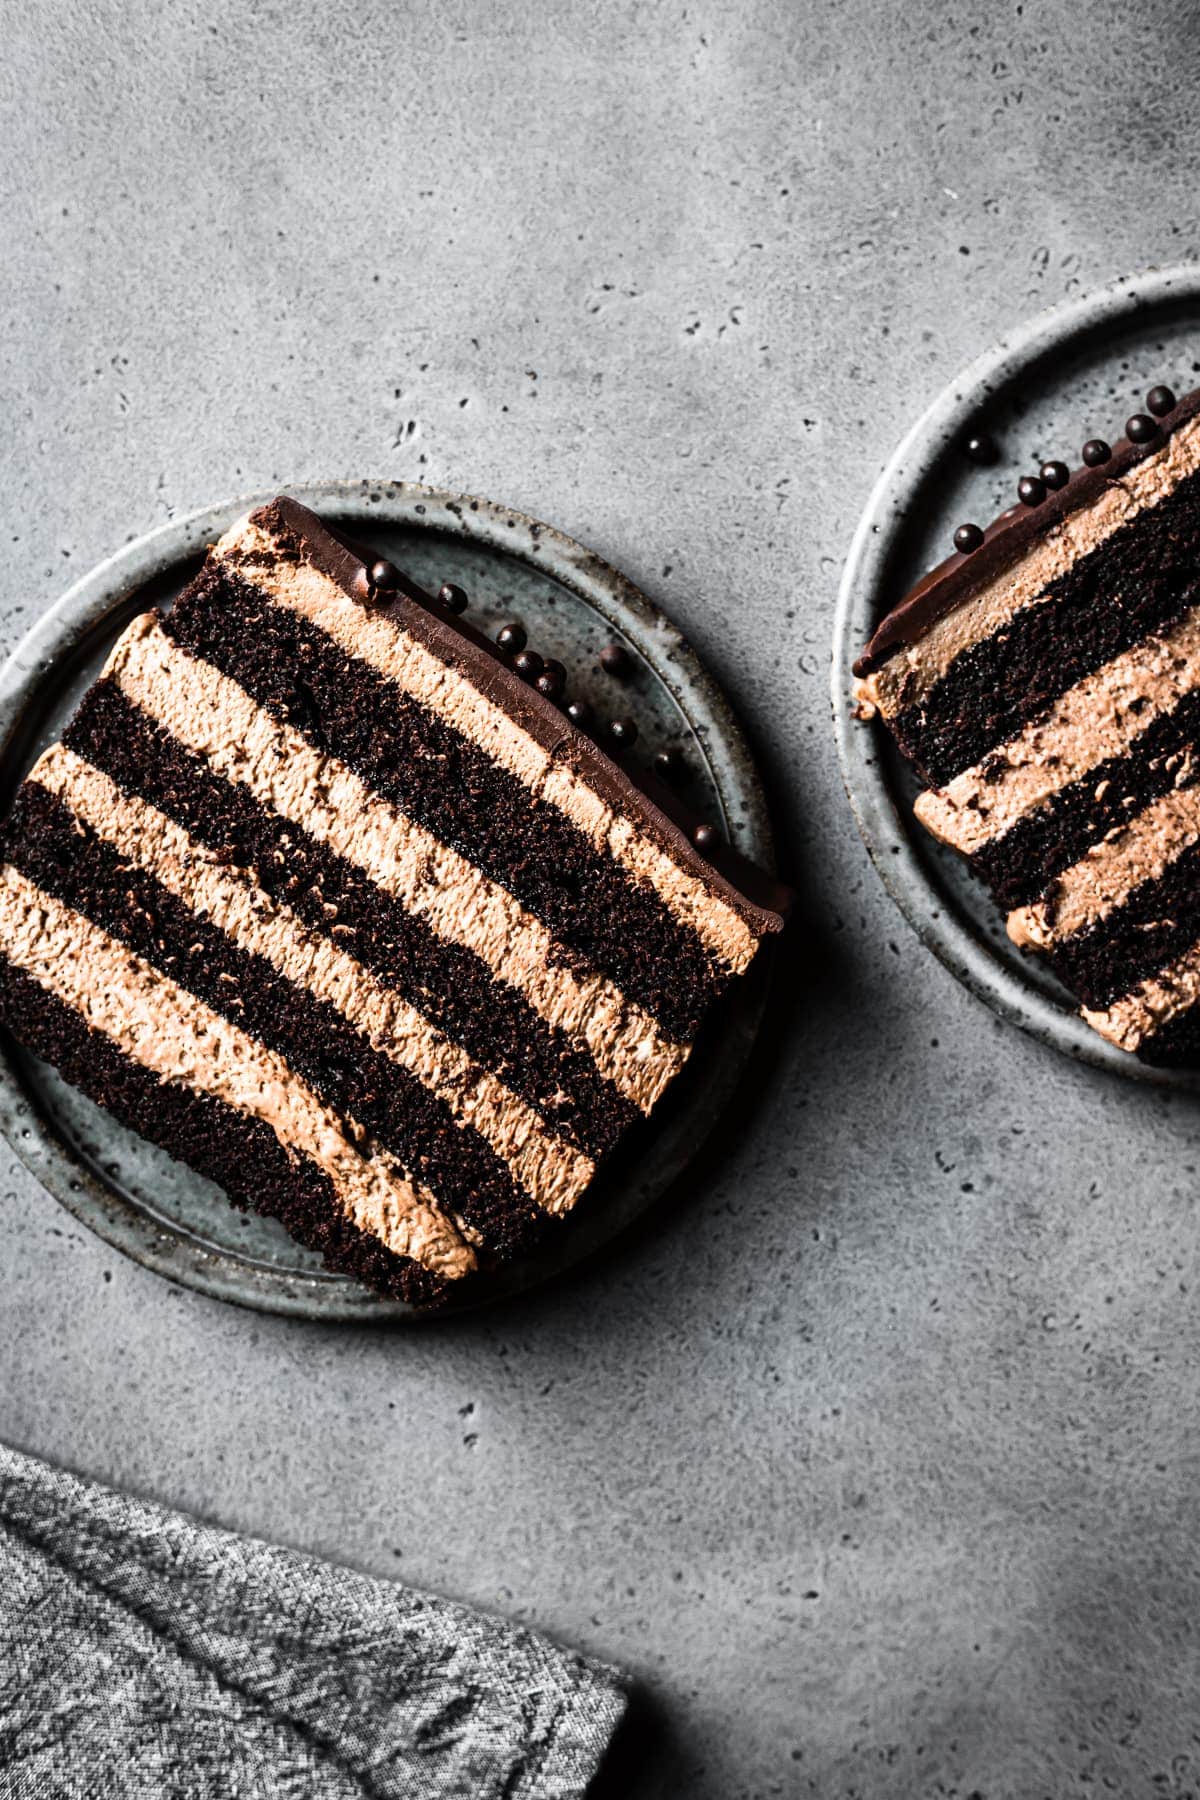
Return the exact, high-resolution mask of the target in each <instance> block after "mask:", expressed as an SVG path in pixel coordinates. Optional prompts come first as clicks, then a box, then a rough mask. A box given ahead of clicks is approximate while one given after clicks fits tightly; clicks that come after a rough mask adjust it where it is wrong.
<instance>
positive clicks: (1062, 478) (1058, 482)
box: [1038, 462, 1071, 488]
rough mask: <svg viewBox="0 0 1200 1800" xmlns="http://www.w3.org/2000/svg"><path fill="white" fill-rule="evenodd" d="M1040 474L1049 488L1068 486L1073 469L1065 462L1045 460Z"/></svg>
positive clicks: (1039, 471)
mask: <svg viewBox="0 0 1200 1800" xmlns="http://www.w3.org/2000/svg"><path fill="white" fill-rule="evenodd" d="M1038 474H1039V475H1040V476H1041V478H1042V480H1043V481H1044V482H1045V484H1046V486H1047V487H1048V488H1061V487H1066V485H1067V483H1068V481H1070V479H1071V471H1070V469H1068V467H1067V465H1066V463H1065V462H1044V463H1043V464H1042V466H1041V468H1040V469H1039V470H1038Z"/></svg>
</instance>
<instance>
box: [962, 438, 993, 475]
mask: <svg viewBox="0 0 1200 1800" xmlns="http://www.w3.org/2000/svg"><path fill="white" fill-rule="evenodd" d="M966 450H967V456H968V457H969V459H970V460H971V462H973V463H975V464H976V465H977V467H979V468H981V469H990V468H991V466H992V464H993V463H997V462H999V460H1000V450H999V446H998V445H997V443H996V440H995V438H994V437H992V436H991V435H990V434H989V433H988V432H986V431H977V432H976V433H975V436H974V437H969V438H968V439H967V443H966Z"/></svg>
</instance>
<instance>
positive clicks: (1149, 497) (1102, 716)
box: [856, 387, 1200, 1062]
mask: <svg viewBox="0 0 1200 1800" xmlns="http://www.w3.org/2000/svg"><path fill="white" fill-rule="evenodd" d="M1146 405H1147V410H1146V412H1144V413H1138V414H1135V415H1134V416H1133V418H1131V419H1130V420H1129V423H1128V425H1127V427H1126V436H1125V437H1124V438H1123V439H1122V440H1121V441H1120V442H1118V443H1117V444H1116V445H1114V446H1112V447H1110V446H1109V445H1108V444H1107V443H1104V442H1103V441H1101V440H1099V439H1091V440H1089V442H1088V443H1086V444H1085V445H1084V447H1083V466H1082V467H1081V468H1079V469H1078V470H1076V471H1075V472H1074V473H1071V471H1070V470H1069V469H1068V468H1067V467H1066V466H1065V465H1064V464H1062V463H1059V462H1050V463H1047V464H1045V465H1044V466H1043V467H1042V469H1041V470H1040V472H1039V473H1038V475H1036V476H1031V477H1027V478H1026V479H1025V480H1024V481H1022V483H1021V487H1020V493H1021V504H1020V505H1019V506H1016V507H1014V508H1012V509H1011V510H1010V511H1008V512H1007V513H1004V514H1002V515H1001V517H1000V518H999V519H997V520H996V521H995V522H994V524H992V525H991V526H990V527H989V528H988V529H987V531H980V530H979V529H978V528H977V527H975V526H974V525H968V526H963V527H961V528H960V530H959V531H958V533H957V534H956V538H955V543H956V546H957V554H956V555H954V556H953V557H951V558H950V559H948V560H947V561H946V562H944V563H942V564H941V565H940V566H939V567H938V568H936V569H934V570H933V571H932V573H931V574H929V575H928V576H926V577H925V579H924V580H923V581H921V582H919V583H918V584H917V586H916V587H915V588H914V589H913V590H912V592H911V593H910V594H908V595H907V596H906V597H905V598H904V599H903V600H902V601H901V602H900V604H899V605H898V606H897V607H896V608H895V610H894V611H893V612H892V613H890V614H889V615H888V617H887V618H886V619H884V621H883V623H882V624H881V625H880V626H879V628H878V630H877V631H876V632H875V634H874V636H873V637H872V639H871V642H870V643H869V644H868V646H867V648H866V650H865V652H864V654H863V656H862V658H861V659H860V661H859V663H858V664H857V665H856V673H857V674H858V675H859V676H860V677H861V679H860V682H859V688H858V693H859V699H860V702H861V703H862V704H863V706H864V707H865V708H866V709H868V710H870V711H871V712H875V713H878V714H879V715H881V716H882V718H883V720H884V721H885V723H886V724H887V726H888V728H889V730H890V731H891V732H892V734H893V736H894V737H895V739H896V742H897V743H898V744H899V746H900V748H901V750H902V751H903V752H904V754H905V756H906V757H907V758H908V759H909V761H910V762H911V763H912V764H913V765H914V767H915V768H916V769H917V770H918V772H919V773H920V775H921V777H922V779H923V780H924V782H925V783H926V789H925V792H924V793H922V794H921V796H920V798H919V799H918V800H917V803H916V814H917V817H918V819H919V820H920V821H921V823H922V824H923V825H924V826H925V827H926V828H927V829H928V830H929V831H931V832H932V833H933V834H934V836H935V837H938V838H940V839H941V840H942V841H943V842H944V843H946V844H949V845H951V846H952V847H953V848H954V849H955V850H957V851H959V852H960V853H961V854H962V855H964V856H965V857H967V858H968V859H969V861H970V864H971V867H972V868H973V869H974V870H975V871H976V873H977V874H979V875H980V876H981V877H982V879H983V880H984V881H985V882H987V884H988V885H989V886H990V887H991V889H992V891H993V893H994V894H995V896H996V898H997V900H998V901H999V902H1000V904H1001V905H1002V906H1003V907H1004V909H1005V911H1006V913H1007V915H1008V930H1009V934H1010V936H1011V937H1012V938H1013V939H1014V941H1015V942H1016V943H1017V944H1019V945H1022V946H1023V947H1026V948H1029V949H1034V950H1037V951H1040V952H1042V953H1044V954H1046V955H1048V956H1049V958H1050V960H1051V963H1052V964H1053V967H1054V969H1055V971H1056V972H1057V974H1058V975H1059V976H1060V977H1061V978H1062V980H1063V981H1064V982H1065V984H1066V985H1067V986H1068V987H1069V988H1070V989H1071V990H1072V991H1073V993H1074V994H1075V995H1076V996H1077V997H1078V999H1079V1001H1080V1004H1081V1010H1082V1014H1083V1017H1084V1018H1085V1019H1086V1020H1087V1022H1088V1024H1089V1025H1091V1026H1093V1027H1094V1028H1095V1030H1096V1031H1098V1032H1100V1033H1101V1034H1102V1036H1104V1037H1105V1038H1107V1039H1109V1041H1110V1042H1112V1043H1114V1044H1116V1045H1119V1046H1120V1047H1122V1048H1124V1049H1126V1050H1131V1051H1136V1052H1138V1053H1140V1054H1141V1055H1142V1056H1144V1057H1146V1058H1149V1059H1152V1060H1156V1061H1162V1062H1167V1061H1171V1062H1178V1061H1187V1062H1195V1061H1196V1060H1197V1059H1198V1058H1200V1005H1198V1002H1200V737H1198V733H1200V393H1195V394H1191V395H1189V396H1188V397H1187V398H1186V399H1185V400H1183V401H1181V402H1179V403H1178V404H1177V403H1176V401H1175V398H1174V396H1173V395H1172V394H1171V393H1170V392H1169V391H1168V390H1167V389H1166V388H1161V387H1160V388H1155V389H1153V390H1152V391H1151V393H1150V394H1149V395H1148V396H1147V401H1146Z"/></svg>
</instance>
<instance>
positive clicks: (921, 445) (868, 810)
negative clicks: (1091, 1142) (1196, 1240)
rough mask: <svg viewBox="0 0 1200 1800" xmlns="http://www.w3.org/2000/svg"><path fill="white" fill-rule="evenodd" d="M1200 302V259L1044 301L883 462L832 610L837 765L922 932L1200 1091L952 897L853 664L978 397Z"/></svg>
mask: <svg viewBox="0 0 1200 1800" xmlns="http://www.w3.org/2000/svg"><path fill="white" fill-rule="evenodd" d="M1188 300H1194V301H1200V263H1193V262H1181V263H1175V264H1172V265H1170V266H1169V267H1166V268H1157V267H1151V268H1146V269H1140V270H1135V271H1134V272H1133V273H1131V274H1128V275H1121V276H1118V277H1116V278H1114V279H1113V280H1111V281H1108V282H1105V283H1103V284H1102V285H1101V286H1100V287H1097V288H1094V289H1092V290H1091V291H1089V292H1088V293H1086V294H1083V295H1080V296H1078V297H1076V298H1073V299H1070V300H1065V301H1060V302H1059V303H1058V304H1056V305H1054V306H1050V307H1047V308H1044V309H1043V310H1042V311H1040V312H1037V313H1035V314H1033V315H1032V316H1031V317H1030V318H1028V319H1026V320H1024V321H1023V322H1022V323H1020V324H1018V325H1016V326H1014V327H1012V328H1011V329H1010V330H1008V331H1006V332H1005V333H1003V334H1002V335H1001V336H1000V337H999V338H997V339H996V340H995V342H994V343H993V344H992V345H991V346H990V347H989V348H988V349H986V350H984V351H983V352H982V354H981V355H979V356H977V357H975V358H974V359H973V360H972V361H971V362H969V363H968V364H966V366H965V367H964V368H962V369H961V370H960V371H959V372H958V373H957V374H956V375H955V376H954V377H953V378H952V379H951V380H950V381H948V382H947V383H946V384H945V386H944V387H943V388H942V389H941V390H940V392H939V393H938V394H937V395H935V397H934V399H933V400H932V401H931V402H930V404H929V405H928V406H927V407H926V408H925V410H924V411H923V412H922V413H921V414H920V415H919V416H918V417H917V419H916V420H915V421H914V423H913V424H912V425H911V426H910V427H909V428H908V430H907V431H906V432H905V433H904V435H903V437H902V438H901V439H900V441H899V443H898V444H897V446H896V448H895V449H894V450H893V452H892V454H891V456H890V457H889V458H888V460H887V462H886V463H885V465H884V467H883V470H882V471H881V473H880V475H879V477H878V479H877V480H876V482H875V484H874V486H873V488H872V490H871V493H870V495H869V497H868V500H867V503H866V506H865V508H864V510H863V512H862V515H861V517H860V518H859V521H858V524H857V525H856V527H855V530H854V535H853V537H852V538H851V540H850V547H849V551H848V553H847V557H846V562H845V565H844V567H843V570H842V578H841V581H840V583H839V585H838V595H837V603H836V607H835V612H834V630H833V646H832V654H833V660H832V667H831V675H830V697H831V702H832V709H833V729H834V737H835V741H836V745H837V754H838V765H839V769H840V772H841V778H842V784H843V786H844V787H845V790H846V795H847V798H848V799H849V802H850V807H851V810H852V812H853V814H854V818H855V821H856V823H857V825H858V830H859V834H860V836H861V837H862V840H863V843H864V845H865V846H866V850H867V854H868V856H869V858H870V860H871V862H872V864H873V865H874V867H875V870H876V872H877V873H878V875H879V877H880V879H881V881H882V882H883V885H884V887H885V889H886V890H887V892H888V894H889V895H890V896H891V899H892V900H893V902H894V903H895V905H896V907H897V908H898V910H899V911H900V913H901V914H902V915H903V916H904V918H905V920H906V922H907V923H908V925H909V926H910V927H911V928H912V930H913V931H914V932H915V934H916V936H917V938H918V939H919V940H920V942H921V943H922V944H923V945H924V946H925V948H926V949H927V950H930V951H931V952H932V953H933V955H934V956H936V957H937V959H938V961H939V962H941V963H942V964H943V965H944V967H946V968H947V969H949V971H950V972H951V974H952V975H954V976H955V977H956V978H957V979H958V981H960V982H961V983H962V985H963V986H964V987H965V988H967V990H968V991H969V992H970V993H971V994H973V995H974V996H975V998H976V999H978V1000H981V1001H983V1003H984V1004H985V1005H986V1006H988V1007H989V1008H990V1009H991V1011H992V1012H993V1013H995V1014H996V1015H997V1016H998V1017H999V1018H1001V1019H1004V1020H1005V1021H1007V1022H1008V1023H1011V1024H1014V1025H1018V1026H1020V1028H1021V1029H1022V1030H1023V1031H1025V1032H1026V1033H1027V1034H1028V1035H1029V1036H1031V1037H1033V1038H1035V1039H1036V1040H1037V1041H1038V1042H1039V1043H1043V1044H1046V1045H1048V1046H1049V1047H1050V1048H1052V1049H1055V1050H1057V1051H1059V1052H1060V1053H1061V1054H1063V1055H1065V1056H1067V1057H1069V1058H1071V1059H1072V1060H1073V1061H1075V1062H1082V1063H1086V1064H1089V1065H1090V1066H1092V1067H1093V1068H1099V1069H1103V1070H1105V1071H1106V1072H1108V1073H1109V1074H1116V1075H1120V1076H1122V1077H1123V1078H1124V1079H1125V1080H1127V1081H1128V1080H1132V1081H1136V1082H1140V1083H1142V1084H1145V1085H1149V1086H1153V1087H1160V1088H1172V1089H1182V1090H1185V1091H1196V1090H1197V1089H1200V1074H1197V1073H1189V1072H1188V1071H1184V1070H1176V1069H1157V1068H1155V1067H1154V1066H1153V1065H1152V1064H1149V1063H1145V1062H1142V1061H1141V1060H1140V1059H1139V1058H1137V1057H1135V1056H1131V1055H1130V1054H1129V1053H1128V1052H1127V1051H1122V1050H1119V1049H1117V1047H1116V1046H1115V1045H1114V1044H1109V1043H1107V1042H1106V1040H1105V1039H1104V1038H1102V1037H1100V1036H1099V1034H1098V1033H1097V1032H1095V1031H1093V1030H1092V1029H1091V1027H1090V1026H1088V1025H1086V1024H1085V1023H1084V1021H1083V1020H1082V1019H1081V1018H1080V1017H1079V1015H1078V1013H1077V1012H1076V1011H1075V1010H1074V1009H1073V1008H1072V1007H1071V1006H1070V1005H1069V1004H1068V996H1067V995H1066V990H1065V989H1064V990H1063V999H1062V1001H1057V1000H1055V999H1054V998H1052V997H1051V996H1050V995H1048V994H1044V993H1042V992H1040V991H1039V990H1038V989H1037V987H1036V986H1035V985H1034V984H1033V983H1032V982H1029V983H1026V982H1024V981H1022V980H1020V979H1019V978H1018V977H1017V976H1016V975H1014V974H1012V973H1010V971H1009V970H1008V969H1006V968H1005V967H1004V965H1003V964H1002V963H1000V962H999V961H998V959H997V958H996V957H995V955H994V953H993V952H992V950H991V949H990V947H989V946H988V945H987V943H986V942H985V941H984V939H983V938H981V937H980V936H978V935H977V934H976V933H975V932H974V931H972V930H971V929H970V927H969V926H968V925H967V924H965V923H964V922H963V921H962V920H961V919H959V918H957V917H956V916H955V915H954V914H953V913H952V912H951V911H950V910H949V909H948V908H947V907H946V906H945V904H944V903H943V901H942V898H941V896H940V895H939V894H938V892H937V890H936V888H935V887H934V886H933V884H932V882H931V880H930V878H929V876H928V875H927V874H926V872H925V870H924V868H923V867H922V864H921V861H920V859H919V857H918V855H917V853H916V851H915V849H914V848H913V842H912V840H911V839H910V835H909V831H908V829H907V826H906V822H905V820H904V818H903V816H902V814H901V811H900V808H899V806H898V805H897V804H896V801H895V798H894V796H893V793H892V791H891V788H890V787H889V785H888V783H887V781H886V779H885V776H884V773H883V768H884V763H883V758H882V757H881V756H880V755H879V754H878V751H879V740H878V736H877V731H876V730H875V729H871V728H868V727H866V726H865V725H864V724H863V723H861V722H860V721H859V720H858V719H856V718H855V716H854V699H853V684H854V674H853V670H852V666H851V665H852V664H853V662H854V660H855V658H856V657H857V656H858V655H859V654H860V653H861V650H862V646H863V645H864V644H865V643H866V641H867V639H868V637H869V636H870V633H871V630H872V628H873V627H874V625H875V624H876V623H878V618H877V614H876V610H875V606H874V600H875V596H876V593H877V591H878V588H879V585H880V582H881V579H882V577H883V574H884V571H885V569H886V567H887V564H888V562H889V560H890V558H891V556H892V554H893V552H894V549H895V545H896V542H897V539H898V537H899V535H900V532H901V531H902V529H903V527H904V523H905V513H906V500H907V498H908V497H909V496H911V494H912V493H913V492H915V491H917V490H919V489H920V488H921V486H922V485H923V484H924V483H925V482H926V481H927V480H928V479H929V477H930V476H931V475H932V474H933V473H934V471H935V469H936V468H937V466H938V464H939V463H940V462H941V460H942V458H943V457H944V456H945V454H946V452H947V450H948V449H949V448H950V446H951V445H952V444H953V443H954V442H955V441H957V440H959V439H961V437H962V435H963V432H964V429H965V427H966V426H967V425H968V424H969V422H970V421H971V419H972V418H973V417H974V416H975V415H977V414H978V411H979V407H980V403H981V401H982V400H985V399H987V398H988V397H990V396H991V395H992V394H994V393H996V392H998V391H999V390H1000V389H1001V388H1004V387H1006V386H1008V385H1009V384H1010V383H1011V382H1012V381H1013V380H1014V379H1015V378H1016V377H1017V376H1018V375H1019V374H1020V373H1021V371H1022V370H1023V369H1025V368H1027V367H1028V366H1029V365H1030V364H1031V363H1034V362H1036V361H1038V360H1040V359H1041V358H1044V357H1045V356H1046V355H1048V354H1049V353H1050V352H1051V351H1052V350H1054V349H1055V348H1056V347H1057V346H1058V345H1060V344H1061V343H1063V342H1064V340H1067V339H1071V338H1074V337H1077V336H1079V335H1082V334H1084V333H1097V332H1100V331H1102V330H1104V329H1105V328H1106V327H1109V326H1113V325H1116V324H1119V323H1120V322H1121V321H1122V320H1123V319H1125V318H1127V317H1128V318H1133V317H1135V316H1136V315H1137V314H1138V313H1143V312H1148V311H1150V310H1152V309H1153V308H1155V307H1159V306H1163V305H1165V304H1167V303H1169V302H1175V303H1179V302H1184V301H1188Z"/></svg>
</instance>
